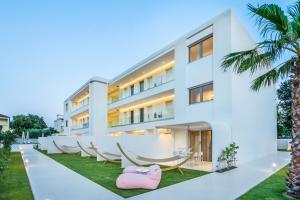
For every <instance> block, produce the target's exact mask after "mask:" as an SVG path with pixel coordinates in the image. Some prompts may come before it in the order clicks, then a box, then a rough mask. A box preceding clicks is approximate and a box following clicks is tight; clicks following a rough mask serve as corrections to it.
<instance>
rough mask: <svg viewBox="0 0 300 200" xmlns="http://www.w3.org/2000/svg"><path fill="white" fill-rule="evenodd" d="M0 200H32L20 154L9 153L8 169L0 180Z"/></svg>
mask: <svg viewBox="0 0 300 200" xmlns="http://www.w3.org/2000/svg"><path fill="white" fill-rule="evenodd" d="M0 199H1V200H2V199H3V200H31V199H33V196H32V192H31V189H30V185H29V182H28V178H27V174H26V171H25V167H24V165H23V161H22V157H21V154H20V153H11V156H10V161H9V164H8V169H6V171H5V172H4V176H3V177H1V178H0Z"/></svg>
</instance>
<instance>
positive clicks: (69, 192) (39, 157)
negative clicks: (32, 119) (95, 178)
mask: <svg viewBox="0 0 300 200" xmlns="http://www.w3.org/2000/svg"><path fill="white" fill-rule="evenodd" d="M20 147H21V148H22V149H21V151H22V152H23V160H24V161H25V167H26V171H27V175H28V178H29V182H30V185H31V189H32V192H33V195H34V198H35V199H36V200H96V199H97V200H101V199H103V200H108V199H109V200H110V199H111V200H114V199H123V198H122V197H120V196H118V195H116V194H115V193H113V192H111V191H109V190H107V189H105V188H104V187H101V186H100V185H98V184H96V183H94V182H92V181H90V180H89V179H87V178H85V177H83V176H81V175H79V174H77V173H76V172H73V171H72V170H70V169H68V168H66V167H65V166H63V165H61V164H59V163H58V162H56V161H54V160H53V159H51V158H49V157H47V156H45V155H43V154H42V153H40V152H38V151H36V150H34V149H32V146H31V145H20Z"/></svg>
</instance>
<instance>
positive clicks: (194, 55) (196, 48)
mask: <svg viewBox="0 0 300 200" xmlns="http://www.w3.org/2000/svg"><path fill="white" fill-rule="evenodd" d="M199 59H200V44H199V43H198V44H195V45H193V46H191V47H190V49H189V62H194V61H196V60H199Z"/></svg>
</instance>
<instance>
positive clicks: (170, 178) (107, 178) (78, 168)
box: [42, 151, 208, 198]
mask: <svg viewBox="0 0 300 200" xmlns="http://www.w3.org/2000/svg"><path fill="white" fill-rule="evenodd" d="M42 153H45V151H42ZM45 154H46V153H45ZM47 155H48V156H49V157H51V158H52V159H54V160H56V161H57V162H59V163H61V164H63V165H65V166H66V167H68V168H70V169H72V170H74V171H75V172H77V173H79V174H81V175H83V176H85V177H87V178H88V179H90V180H92V181H94V182H96V183H98V184H99V185H101V186H103V187H105V188H107V189H109V190H111V191H112V192H114V193H116V194H118V195H120V196H122V197H125V198H127V197H132V196H135V195H138V194H142V193H145V192H148V191H149V190H145V189H134V190H121V189H118V188H117V187H116V179H117V177H118V176H119V175H120V174H121V173H122V169H121V166H120V164H115V163H104V162H97V161H96V158H89V157H81V156H79V155H76V154H47ZM183 172H184V175H181V174H180V173H179V172H178V171H177V170H174V171H169V172H164V173H163V175H162V179H161V182H160V185H159V188H162V187H166V186H169V185H173V184H175V183H179V182H182V181H186V180H189V179H192V178H196V177H199V176H203V175H205V174H207V173H208V172H203V171H197V170H187V169H183Z"/></svg>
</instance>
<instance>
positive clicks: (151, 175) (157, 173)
mask: <svg viewBox="0 0 300 200" xmlns="http://www.w3.org/2000/svg"><path fill="white" fill-rule="evenodd" d="M137 168H138V167H127V168H125V169H124V174H121V175H120V176H119V177H118V178H117V181H116V185H117V187H118V188H120V189H137V188H143V189H150V190H153V189H156V188H157V187H158V185H159V183H160V179H161V169H160V167H159V166H158V165H152V166H150V167H149V171H148V172H146V173H140V172H137V171H136V169H137Z"/></svg>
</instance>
